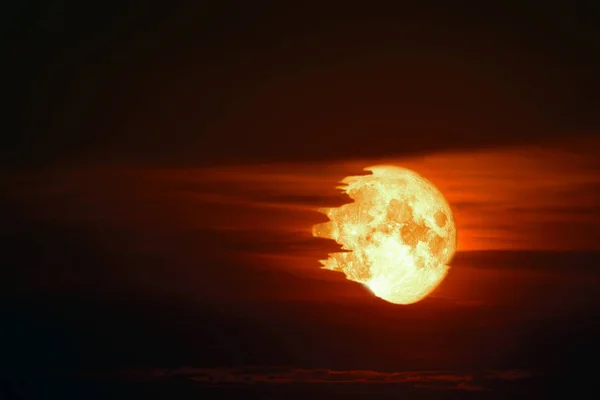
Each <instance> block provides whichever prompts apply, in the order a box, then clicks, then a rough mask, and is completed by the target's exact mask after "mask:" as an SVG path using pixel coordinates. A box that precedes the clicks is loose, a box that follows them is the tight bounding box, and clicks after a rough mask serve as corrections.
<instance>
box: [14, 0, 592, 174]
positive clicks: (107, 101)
mask: <svg viewBox="0 0 600 400" xmlns="http://www.w3.org/2000/svg"><path fill="white" fill-rule="evenodd" d="M275 3H276V2H269V4H267V3H259V4H256V3H255V2H252V3H248V2H230V1H222V2H195V1H183V2H182V1H176V2H169V4H168V5H166V4H161V5H160V6H158V5H152V4H150V3H148V2H141V1H140V2H113V1H108V2H106V1H105V2H91V3H90V2H86V3H85V4H84V3H81V2H77V1H67V0H65V1H40V2H36V3H33V2H30V1H29V2H16V3H14V4H12V5H9V6H6V7H7V10H6V12H3V16H4V18H6V20H7V21H6V22H5V23H3V25H5V27H4V28H5V29H8V34H7V35H6V38H8V39H9V40H8V52H7V53H6V54H7V57H5V59H6V60H7V63H8V66H9V67H10V73H9V74H8V75H6V77H5V78H6V79H7V80H8V84H9V85H8V87H9V91H8V95H9V98H10V99H11V102H12V103H13V105H14V106H16V110H15V111H16V112H11V115H9V117H11V118H9V120H8V121H7V122H6V126H7V128H8V127H10V128H9V129H8V131H9V132H10V134H9V135H6V136H5V139H4V140H5V144H4V145H3V146H2V149H3V151H4V152H5V153H4V156H3V157H2V160H3V161H4V163H7V164H11V165H20V166H23V165H29V164H31V163H35V164H47V163H49V162H60V163H65V162H67V161H79V162H84V161H85V162H88V163H97V162H149V163H155V162H160V163H166V164H186V165H190V164H191V165H198V164H207V163H208V164H210V163H214V162H223V161H227V162H237V163H239V162H243V161H256V160H258V161H265V160H278V161H289V160H291V159H294V160H306V159H311V160H312V159H329V158H332V157H336V158H347V157H357V156H380V155H387V156H390V155H397V154H406V153H407V152H411V151H427V150H430V149H439V148H448V147H451V148H454V147H473V146H482V145H483V146H489V145H494V144H497V143H504V142H515V141H517V142H521V141H524V140H532V139H533V140H535V138H540V137H545V136H553V135H571V134H573V132H586V133H589V132H590V131H593V130H594V129H596V128H598V114H597V109H598V106H599V105H600V103H599V100H598V93H599V92H600V83H599V80H598V77H597V73H596V71H597V70H598V68H599V67H600V56H599V46H600V45H599V43H600V42H599V41H598V37H599V29H600V28H598V26H597V24H596V21H597V18H596V16H597V15H598V14H597V10H596V8H597V7H592V6H591V3H593V2H589V3H590V4H587V3H586V2H566V1H565V2H552V4H544V5H543V6H539V5H537V4H533V3H531V4H529V3H527V2H524V3H523V2H520V3H519V4H518V5H517V4H515V5H514V6H508V5H503V6H502V5H500V6H490V5H487V4H485V5H483V4H482V5H479V6H475V7H468V8H467V7H464V8H463V7H452V6H450V5H448V4H446V2H439V3H438V4H436V3H428V2H425V3H424V2H419V5H418V6H417V5H409V6H396V7H395V8H393V9H392V8H385V7H375V6H359V7H353V6H350V5H348V4H343V5H342V4H341V3H327V4H320V3H314V4H313V3H311V2H309V3H306V2H302V4H301V5H298V6H293V5H292V4H291V3H289V2H285V3H281V4H279V5H276V4H275ZM9 110H11V109H9ZM11 111H12V110H11ZM12 117H16V120H15V121H16V122H17V123H16V124H9V123H8V122H9V121H12V120H13V118H12Z"/></svg>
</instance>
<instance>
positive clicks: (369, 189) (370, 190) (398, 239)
mask: <svg viewBox="0 0 600 400" xmlns="http://www.w3.org/2000/svg"><path fill="white" fill-rule="evenodd" d="M365 171H370V172H371V173H372V174H370V175H361V176H349V177H346V178H344V179H343V180H342V181H341V183H342V184H343V186H340V187H339V188H340V189H342V190H344V191H345V192H346V193H347V194H348V196H349V197H350V198H351V199H353V200H354V201H353V202H352V203H348V204H344V205H342V206H340V207H336V208H323V209H320V210H319V211H321V212H322V213H324V214H326V215H327V216H328V217H329V222H325V223H321V224H317V225H315V226H313V235H314V236H316V237H322V238H328V239H333V240H335V241H336V242H338V243H339V244H341V245H342V249H343V250H344V251H343V252H338V253H333V254H330V255H329V258H328V259H327V260H323V261H321V264H322V265H323V267H322V268H325V269H329V270H334V271H340V272H343V273H344V274H346V278H347V279H348V280H351V281H355V282H359V283H362V284H363V285H365V286H366V287H367V288H369V289H370V290H371V292H372V293H373V294H374V295H375V296H377V297H379V298H381V299H383V300H386V301H388V302H390V303H394V304H411V303H416V302H418V301H420V300H422V299H423V298H425V297H426V296H427V295H428V294H430V293H431V292H432V291H433V290H434V289H435V288H436V287H437V286H438V285H439V284H440V283H441V282H442V280H443V279H444V278H445V277H446V275H447V273H448V270H449V268H450V267H449V265H448V263H449V262H450V260H451V259H452V256H453V255H454V253H455V251H456V226H455V223H454V218H453V216H452V211H451V210H450V205H449V204H448V202H447V201H446V199H445V198H444V196H443V195H442V193H441V192H440V191H439V190H438V189H437V188H436V187H435V186H434V185H433V184H432V183H431V182H429V181H428V180H427V179H425V178H423V177H422V176H420V175H419V174H417V173H416V172H414V171H411V170H409V169H406V168H400V167H396V166H387V165H381V166H374V167H369V168H365Z"/></svg>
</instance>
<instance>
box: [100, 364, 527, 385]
mask: <svg viewBox="0 0 600 400" xmlns="http://www.w3.org/2000/svg"><path fill="white" fill-rule="evenodd" d="M533 376H534V375H533V374H532V373H531V372H530V371H526V370H518V369H515V370H493V371H492V370H491V371H476V372H473V371H405V372H383V371H371V370H331V369H325V368H316V369H302V368H293V367H277V366H274V367H268V366H267V367H265V366H256V367H243V368H190V367H184V368H178V369H170V370H169V369H149V370H127V371H121V372H119V373H117V374H116V375H110V374H109V375H105V376H103V378H105V379H107V378H108V379H115V378H117V379H124V380H126V381H138V382H154V381H158V380H173V379H177V380H180V379H186V380H189V381H193V382H196V383H198V384H208V385H231V384H237V385H251V384H353V383H372V384H397V385H404V386H406V387H413V388H423V389H431V390H453V391H486V390H491V389H490V388H491V387H495V386H497V384H498V381H517V380H526V379H529V378H532V377H533Z"/></svg>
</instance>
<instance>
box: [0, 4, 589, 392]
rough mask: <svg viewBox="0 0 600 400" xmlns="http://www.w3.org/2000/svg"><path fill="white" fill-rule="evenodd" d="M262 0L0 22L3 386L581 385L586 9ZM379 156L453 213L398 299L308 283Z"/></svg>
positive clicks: (319, 279) (30, 11) (8, 12)
mask: <svg viewBox="0 0 600 400" xmlns="http://www.w3.org/2000/svg"><path fill="white" fill-rule="evenodd" d="M278 3H280V4H275V2H273V4H269V5H266V3H260V4H257V3H256V2H239V3H234V2H232V1H215V2H199V1H185V2H181V1H180V2H168V4H167V3H164V4H161V5H154V4H152V2H147V1H139V2H122V1H119V2H117V1H103V2H80V1H69V0H65V1H38V2H33V1H23V2H13V3H12V4H10V5H7V6H4V7H5V10H3V12H2V13H1V14H2V17H3V18H4V21H3V22H2V29H3V30H6V33H5V34H4V38H6V39H7V40H6V41H4V42H3V45H6V46H5V57H4V58H3V60H4V61H3V62H4V63H5V64H6V66H8V73H6V74H5V75H4V76H3V78H4V79H5V81H6V83H7V85H6V87H7V90H6V91H5V92H4V93H3V94H4V95H5V96H6V97H8V100H9V101H10V103H11V105H10V107H9V108H8V109H6V110H5V111H8V112H7V116H6V118H5V119H3V127H2V132H3V133H6V134H5V135H3V138H2V144H1V145H0V149H1V151H2V154H1V160H2V173H1V175H0V177H1V178H0V189H1V194H2V196H1V197H0V219H1V220H2V224H1V226H0V243H2V248H1V249H0V250H1V251H0V266H2V274H3V275H2V278H1V279H0V290H1V291H2V293H3V294H4V295H5V296H3V297H2V299H3V300H2V302H1V303H0V312H2V314H3V315H4V316H6V318H5V319H4V320H5V321H7V323H6V326H7V327H8V329H2V330H1V331H2V332H1V333H0V335H2V337H1V339H2V340H0V345H1V346H2V347H0V350H1V353H0V354H3V355H2V356H0V359H1V361H0V372H2V373H4V374H6V373H9V374H12V375H11V376H24V375H27V374H31V373H35V372H39V371H41V370H43V371H46V370H53V369H55V368H58V367H65V368H70V369H71V370H72V369H76V370H77V369H78V368H80V369H81V371H83V370H86V371H87V370H90V369H92V370H93V369H94V368H99V367H103V368H113V369H117V370H118V369H120V368H124V367H128V368H129V367H131V368H137V367H143V368H149V369H152V368H162V367H179V366H185V365H187V366H192V367H196V368H217V369H219V368H225V369H222V371H225V372H223V373H224V374H226V375H227V376H229V377H231V379H234V380H235V379H238V378H239V375H237V374H238V373H237V372H231V368H237V367H241V366H248V365H253V366H257V365H258V366H261V365H279V366H282V365H283V366H286V368H288V369H286V370H285V371H284V372H281V371H279V372H277V373H278V374H280V375H277V376H278V377H279V378H281V377H282V376H283V378H281V379H294V378H289V376H292V377H293V376H300V375H302V374H305V375H306V371H304V372H302V371H300V370H298V368H300V369H302V368H304V369H308V370H311V371H313V375H314V376H317V375H318V376H319V377H321V376H322V375H325V376H326V378H324V379H325V380H327V379H330V378H331V376H332V375H331V374H329V372H327V373H323V371H322V370H320V369H339V370H344V371H350V370H370V371H371V370H372V371H380V372H381V371H384V372H385V371H413V370H417V369H421V370H433V369H449V370H461V371H465V370H471V369H475V370H481V369H482V368H485V369H490V368H491V369H506V368H508V369H514V368H524V369H526V370H527V371H530V372H531V371H536V370H537V369H540V368H541V369H545V370H546V372H548V373H549V374H555V375H552V376H553V377H554V376H558V377H563V376H565V375H568V376H569V379H570V380H569V382H574V383H576V382H578V379H579V378H580V377H582V376H586V374H590V373H591V372H590V371H589V370H587V369H585V368H584V366H583V365H584V363H585V362H587V361H589V360H595V358H596V357H597V355H598V348H597V343H596V341H597V335H598V334H599V333H600V330H599V328H598V326H597V321H598V320H599V319H598V315H599V312H598V310H599V307H600V299H599V298H598V295H597V293H596V292H597V285H598V282H599V278H600V275H599V272H598V271H599V270H598V259H599V257H600V256H599V254H598V251H600V248H598V242H597V240H594V237H595V236H596V232H597V231H598V229H600V212H599V210H598V204H600V164H599V160H598V157H596V156H595V153H596V152H597V149H598V146H599V139H598V135H597V132H598V129H599V128H600V126H599V123H600V119H599V118H600V115H599V114H598V110H599V109H600V97H599V93H600V78H599V76H598V74H597V71H599V70H600V27H599V25H598V23H597V21H598V20H599V19H598V17H599V16H600V14H598V12H597V10H596V8H597V6H596V7H594V6H592V5H588V4H586V3H584V2H566V1H565V2H551V3H548V4H543V5H537V4H533V2H520V3H519V4H516V5H514V6H508V5H504V6H498V7H492V6H490V5H488V4H487V3H486V4H483V5H479V6H478V7H469V8H457V7H451V6H449V5H447V4H446V3H447V2H439V3H438V4H433V3H427V4H425V3H423V2H419V5H418V6H417V5H410V6H406V7H399V6H396V7H395V8H394V9H390V8H378V7H375V5H374V4H371V2H369V6H368V7H367V6H365V5H363V6H361V7H353V6H350V5H349V4H342V3H338V4H334V3H327V4H319V3H315V4H309V2H302V4H300V5H299V6H297V7H295V6H292V5H291V4H290V2H278ZM591 3H592V2H590V4H591ZM383 161H385V162H389V163H396V164H404V165H407V166H410V167H411V168H414V169H415V170H416V171H417V172H421V173H423V174H424V175H425V176H426V177H427V178H429V179H431V180H432V182H434V183H435V184H436V185H437V186H438V187H439V188H440V189H441V190H442V192H443V193H444V194H445V195H446V196H447V198H448V200H449V202H450V205H451V207H452V209H453V210H454V213H455V217H456V220H457V226H458V235H459V243H458V249H459V253H458V254H457V256H456V258H455V260H454V261H453V263H452V268H451V270H450V273H449V275H448V278H447V279H446V280H445V281H444V282H443V283H442V285H440V287H439V288H438V289H437V290H436V291H435V292H434V293H433V294H432V295H431V296H430V297H429V298H427V299H426V300H424V301H423V302H421V303H418V304H416V305H414V306H409V307H402V306H400V307H399V306H394V305H391V304H387V303H385V302H383V301H381V300H379V299H377V298H375V297H373V296H372V295H371V294H370V293H369V292H368V291H366V290H365V289H364V288H363V287H362V286H361V285H359V284H357V283H353V282H349V281H347V280H346V279H345V278H344V277H343V276H342V275H341V274H338V273H334V272H331V271H323V270H321V269H319V268H318V265H319V264H318V260H322V259H323V258H325V257H327V254H328V253H329V252H332V251H337V250H339V245H337V244H335V243H332V242H330V241H326V240H323V239H317V238H314V237H312V235H311V226H312V225H313V224H315V223H318V222H323V218H324V217H323V215H322V214H320V213H319V212H317V208H319V207H334V206H338V205H340V204H342V203H343V202H345V201H348V198H347V197H345V196H343V195H341V194H340V193H339V191H338V190H336V189H335V186H336V184H337V183H338V182H339V180H340V179H342V178H343V177H344V176H347V175H352V174H359V173H361V170H362V169H363V168H364V167H366V166H368V165H371V164H376V163H378V162H383ZM572 366H575V367H572ZM253 371H254V370H253ZM315 371H317V372H315ZM319 371H320V372H319ZM367 372H368V371H367ZM530 372H528V373H530ZM193 373H196V372H193ZM214 373H215V372H214V371H212V372H210V374H214ZM382 373H383V372H382ZM531 373H533V372H531ZM210 374H209V375H210ZM289 374H291V375H289ZM349 374H350V375H352V373H349ZM305 375H302V376H305ZM309 375H310V374H309ZM313 375H310V376H313ZM330 375H331V376H330ZM359 375H360V374H359ZM367 375H368V374H367ZM467 375H468V374H467ZM352 376H355V375H352ZM369 376H378V375H377V374H375V375H372V374H371V375H369ZM382 376H384V378H385V379H388V378H389V376H388V375H385V374H384V375H382ZM461 376H463V378H461V379H467V378H465V377H464V374H463V375H461ZM469 376H470V375H469ZM262 377H263V375H261V373H256V372H252V379H261V378H262ZM279 378H278V379H279ZM228 379H229V378H228ZM307 379H308V378H307ZM310 379H313V378H310ZM315 379H316V378H315ZM319 379H321V378H319ZM369 379H371V378H369ZM382 379H383V378H382ZM389 379H392V378H389ZM393 379H401V380H402V379H405V378H404V375H402V376H399V377H396V378H393ZM423 379H425V378H423ZM436 379H438V378H436ZM439 379H440V382H441V381H444V382H446V383H447V380H448V379H450V378H447V377H445V378H444V377H441V378H439ZM468 379H471V378H468ZM486 379H487V378H486ZM552 379H554V378H552ZM450 381H451V382H456V381H452V379H450ZM550 381H551V380H550ZM460 382H463V381H460ZM465 382H467V381H465ZM468 382H471V381H468ZM465 387H466V388H467V389H468V390H471V389H473V387H475V386H474V384H473V385H471V386H469V385H467V386H465ZM467 389H465V390H467ZM0 394H1V392H0Z"/></svg>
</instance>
